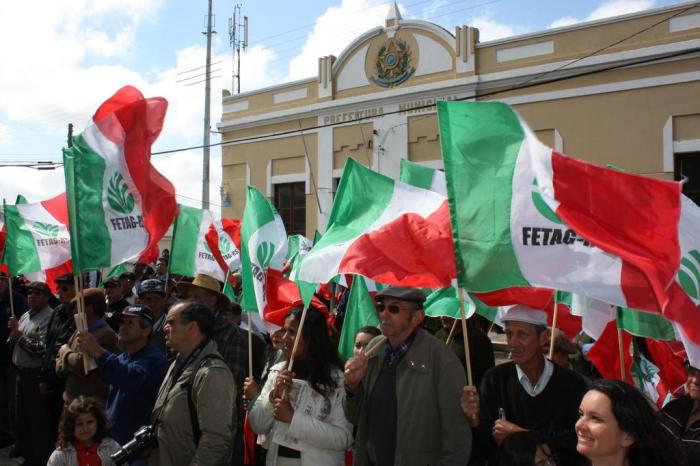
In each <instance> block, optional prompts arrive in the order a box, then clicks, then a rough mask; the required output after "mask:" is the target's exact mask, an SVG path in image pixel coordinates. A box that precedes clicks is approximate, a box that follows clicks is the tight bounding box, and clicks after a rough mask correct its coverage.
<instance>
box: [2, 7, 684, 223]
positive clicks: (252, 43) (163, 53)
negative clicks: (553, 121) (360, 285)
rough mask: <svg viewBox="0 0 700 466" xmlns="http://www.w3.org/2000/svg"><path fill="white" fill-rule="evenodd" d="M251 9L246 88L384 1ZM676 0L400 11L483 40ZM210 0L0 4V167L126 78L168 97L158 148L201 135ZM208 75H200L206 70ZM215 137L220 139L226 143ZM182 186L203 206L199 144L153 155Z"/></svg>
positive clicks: (57, 133) (215, 165) (57, 138)
mask: <svg viewBox="0 0 700 466" xmlns="http://www.w3.org/2000/svg"><path fill="white" fill-rule="evenodd" d="M241 3H242V10H243V14H244V15H247V16H248V17H249V21H250V34H249V48H248V51H247V53H246V54H245V55H244V56H243V58H242V66H243V70H242V87H243V91H247V90H252V89H255V88H259V87H264V86H269V85H273V84H278V83H282V82H285V81H290V80H294V79H300V78H305V77H309V76H312V75H313V74H315V73H316V60H317V58H318V57H319V56H323V55H328V54H334V55H338V54H339V53H340V52H341V51H342V50H343V48H344V47H345V46H346V45H347V44H348V43H350V42H351V41H352V39H354V38H355V37H356V36H358V35H360V34H361V33H362V32H363V31H365V30H367V29H370V28H372V27H374V26H377V25H381V24H382V23H383V20H384V18H385V16H386V13H387V11H388V9H389V6H390V4H391V3H389V2H386V1H382V0H334V1H327V0H316V1H311V0H298V1H296V2H282V1H270V0H257V1H248V2H245V1H243V2H241ZM672 3H677V2H672V1H668V0H558V1H555V0H404V1H402V2H399V7H400V9H401V12H402V14H403V16H404V17H410V18H419V19H425V20H429V21H432V22H435V23H437V24H440V25H441V26H443V27H445V28H447V29H448V30H450V31H452V30H454V26H455V25H457V24H467V25H471V26H476V27H478V28H479V29H480V36H481V40H482V41H486V40H491V39H498V38H502V37H507V36H512V35H517V34H523V33H527V32H535V31H540V30H544V29H546V28H549V27H555V26H561V25H567V24H573V23H576V22H581V21H587V20H591V19H599V18H603V17H609V16H614V15H618V14H625V13H630V12H634V11H640V10H645V9H649V8H656V7H661V6H665V5H669V4H672ZM234 4H235V3H234V2H233V1H223V0H214V13H215V16H216V25H215V30H216V31H217V33H218V34H217V36H216V37H215V39H214V47H213V61H214V62H219V63H218V64H216V65H214V67H213V70H214V73H213V76H216V78H215V79H214V80H213V82H212V126H215V123H216V121H218V119H219V117H220V114H221V90H222V88H225V89H230V88H231V57H232V50H231V48H230V47H229V36H228V18H229V17H231V16H232V12H233V7H234ZM206 9H207V2H206V0H36V1H34V2H20V1H16V0H15V1H3V2H1V3H0V43H2V44H3V47H2V49H0V59H1V63H2V66H1V67H0V165H2V163H6V162H7V161H15V160H27V161H37V160H59V159H60V149H61V147H62V146H63V144H64V142H65V133H66V125H67V123H68V122H72V123H74V124H75V125H76V127H77V129H78V131H80V129H81V128H83V127H84V125H85V124H86V122H88V121H89V119H90V117H91V115H92V113H93V112H94V110H95V109H96V108H97V106H98V105H99V104H100V103H101V102H102V101H104V100H105V99H106V98H107V97H109V95H111V93H113V92H114V91H115V90H116V89H117V88H119V87H120V86H122V85H125V84H133V85H136V86H137V87H139V88H140V89H141V90H142V92H143V93H144V94H145V95H147V96H156V95H162V96H164V97H165V98H167V99H168V101H169V102H170V107H169V112H168V116H167V118H166V122H165V128H164V131H163V134H162V135H161V137H160V139H159V140H158V141H157V143H156V145H155V146H154V151H158V150H165V149H173V148H178V147H186V146H190V145H196V144H200V143H201V141H202V133H203V128H202V116H203V110H204V103H203V98H204V84H203V83H200V84H195V85H191V86H187V85H186V84H188V83H191V82H195V81H198V80H199V79H197V78H194V79H191V80H188V81H183V82H178V81H179V80H182V79H184V78H188V77H191V76H192V75H195V74H199V73H203V69H199V70H195V71H189V72H188V70H191V69H193V68H197V67H201V66H203V65H204V56H205V37H204V35H203V34H202V32H203V31H204V29H205V16H206ZM200 79H201V78H200ZM218 140H219V138H218V136H217V135H212V142H216V141H218ZM153 160H154V163H155V164H156V166H157V167H158V168H159V169H160V170H161V171H162V172H163V173H164V174H165V175H166V176H168V177H169V178H170V179H171V180H172V181H173V183H174V184H175V186H176V190H177V192H178V195H179V197H178V201H179V202H182V203H186V204H191V205H198V203H199V202H198V199H199V198H200V193H201V181H200V180H201V151H184V152H180V153H177V154H174V155H169V156H154V158H153ZM211 179H212V189H211V192H212V194H211V199H212V205H213V209H214V210H215V211H216V210H218V209H217V208H216V206H215V204H219V197H218V185H219V183H220V180H221V158H220V150H219V149H218V148H215V149H213V150H212V173H211ZM0 180H1V181H0V196H2V197H6V198H7V199H8V200H14V198H15V196H16V195H17V194H18V193H22V194H24V195H25V196H26V197H27V198H28V199H29V200H30V201H38V200H41V199H44V198H47V197H49V196H52V195H55V194H58V193H60V192H61V191H63V189H64V188H63V172H62V170H60V169H59V170H55V171H41V172H38V171H35V170H31V169H26V168H17V167H12V168H6V167H0Z"/></svg>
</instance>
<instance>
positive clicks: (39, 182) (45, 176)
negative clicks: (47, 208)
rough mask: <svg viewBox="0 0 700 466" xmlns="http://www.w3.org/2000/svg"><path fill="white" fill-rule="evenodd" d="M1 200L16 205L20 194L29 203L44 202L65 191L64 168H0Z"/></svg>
mask: <svg viewBox="0 0 700 466" xmlns="http://www.w3.org/2000/svg"><path fill="white" fill-rule="evenodd" d="M0 178H2V183H0V198H5V199H6V200H7V202H8V203H12V204H14V202H15V199H16V198H17V195H18V194H22V195H23V196H25V197H26V198H27V200H28V201H29V202H38V201H43V200H44V199H49V198H51V197H53V196H56V195H58V194H60V193H62V192H63V191H65V184H64V178H63V168H58V169H56V170H50V171H49V170H47V171H43V170H34V169H32V168H24V167H1V168H0Z"/></svg>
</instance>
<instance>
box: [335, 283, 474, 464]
mask: <svg viewBox="0 0 700 466" xmlns="http://www.w3.org/2000/svg"><path fill="white" fill-rule="evenodd" d="M376 301H377V308H376V311H377V316H378V317H379V322H380V327H379V328H380V330H381V332H382V335H381V336H378V337H376V338H375V339H373V340H372V341H371V342H370V343H369V345H368V348H374V347H376V348H377V351H372V353H373V354H367V355H365V354H361V355H358V356H355V357H353V358H351V359H350V360H348V362H347V363H346V364H345V390H346V399H345V402H344V408H345V415H346V416H347V418H348V420H349V421H350V422H352V423H353V424H354V425H355V426H356V427H357V434H356V437H355V457H354V464H355V466H365V465H366V466H393V465H394V464H402V465H416V466H418V465H421V466H423V465H426V464H431V465H437V464H439V465H465V464H467V462H468V461H469V456H470V453H471V430H470V428H469V423H468V422H467V421H466V419H465V418H464V416H462V414H461V413H460V412H459V407H458V406H459V397H460V393H461V390H462V387H463V386H464V384H465V375H464V370H463V369H462V366H461V364H460V362H459V359H458V358H457V356H456V355H455V354H454V353H453V352H452V351H451V350H450V349H449V348H448V347H447V346H446V345H445V343H443V342H442V341H440V340H438V339H436V338H435V337H433V336H432V335H430V334H429V333H428V332H427V331H425V330H423V329H422V328H420V324H421V322H422V321H423V318H424V317H425V315H424V312H423V302H424V301H425V295H424V294H423V292H422V291H420V290H417V289H414V288H403V287H392V288H387V289H385V290H382V291H381V292H379V293H377V295H376ZM375 345H379V346H375Z"/></svg>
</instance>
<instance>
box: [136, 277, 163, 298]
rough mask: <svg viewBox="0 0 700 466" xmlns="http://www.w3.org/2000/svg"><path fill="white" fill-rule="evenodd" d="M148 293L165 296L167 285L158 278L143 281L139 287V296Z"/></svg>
mask: <svg viewBox="0 0 700 466" xmlns="http://www.w3.org/2000/svg"><path fill="white" fill-rule="evenodd" d="M147 293H157V294H160V295H163V296H165V283H163V282H162V281H160V280H158V279H156V278H151V279H149V280H144V281H142V282H141V285H140V286H139V290H138V295H139V296H143V295H144V294H147Z"/></svg>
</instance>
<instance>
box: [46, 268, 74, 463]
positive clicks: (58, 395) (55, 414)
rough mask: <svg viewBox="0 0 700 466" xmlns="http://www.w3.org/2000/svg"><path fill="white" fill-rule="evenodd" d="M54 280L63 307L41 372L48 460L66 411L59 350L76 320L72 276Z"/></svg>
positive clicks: (49, 332)
mask: <svg viewBox="0 0 700 466" xmlns="http://www.w3.org/2000/svg"><path fill="white" fill-rule="evenodd" d="M55 281H56V285H57V286H58V299H59V301H60V304H59V305H58V306H56V308H55V309H54V311H53V314H52V315H51V318H50V319H49V323H48V326H47V328H46V350H45V351H44V358H43V360H42V363H41V371H40V373H39V381H40V382H39V391H40V392H41V393H42V396H43V398H44V403H43V408H44V410H45V416H44V420H45V421H46V422H48V424H49V425H48V428H47V429H46V431H47V432H50V436H49V437H47V438H44V439H42V440H43V441H42V442H41V443H42V449H43V450H45V451H47V453H46V458H47V459H48V455H50V454H51V452H52V451H53V449H54V447H55V445H56V432H58V420H59V418H60V416H61V412H62V411H63V390H64V389H65V387H66V382H65V380H64V379H62V378H60V377H58V376H57V375H56V355H57V354H58V349H59V348H60V347H61V346H63V345H64V344H65V343H68V340H69V339H70V337H71V335H73V332H75V319H74V318H73V299H74V298H75V286H74V285H73V283H74V281H73V275H71V274H66V275H62V276H60V277H58V278H57V279H56V280H55ZM43 430H44V429H42V431H43Z"/></svg>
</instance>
